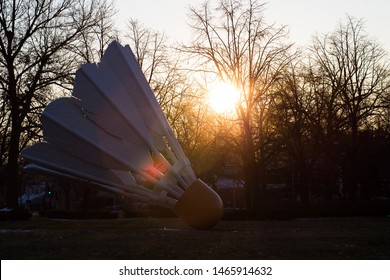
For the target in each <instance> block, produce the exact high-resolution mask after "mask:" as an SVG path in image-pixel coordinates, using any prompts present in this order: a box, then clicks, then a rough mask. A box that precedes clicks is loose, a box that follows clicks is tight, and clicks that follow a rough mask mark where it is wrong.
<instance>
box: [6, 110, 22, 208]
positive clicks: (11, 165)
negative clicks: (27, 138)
mask: <svg viewBox="0 0 390 280" xmlns="http://www.w3.org/2000/svg"><path fill="white" fill-rule="evenodd" d="M21 130H22V128H21V122H20V121H19V120H18V118H17V117H13V121H12V131H11V137H10V142H9V149H8V164H7V167H6V175H5V176H6V178H5V183H6V190H7V198H6V203H7V207H9V208H13V209H18V208H19V202H18V186H19V174H18V173H19V143H20V135H21Z"/></svg>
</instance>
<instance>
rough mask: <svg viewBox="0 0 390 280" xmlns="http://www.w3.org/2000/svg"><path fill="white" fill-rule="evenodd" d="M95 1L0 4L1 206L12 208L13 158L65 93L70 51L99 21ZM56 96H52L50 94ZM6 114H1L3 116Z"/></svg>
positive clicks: (100, 4)
mask: <svg viewBox="0 0 390 280" xmlns="http://www.w3.org/2000/svg"><path fill="white" fill-rule="evenodd" d="M105 3H106V2H105V1H103V0H102V1H100V0H90V1H89V0H81V1H70V0H61V1H60V0H58V1H49V0H37V1H25V0H17V1H16V0H14V1H11V0H1V1H0V92H1V96H2V99H3V101H2V108H1V109H2V112H3V113H2V125H4V127H2V128H1V129H2V139H1V140H2V143H1V148H2V152H3V155H4V156H3V155H2V157H3V158H2V159H3V160H4V161H3V162H2V170H1V171H2V172H3V174H5V175H3V178H4V183H5V185H6V202H7V206H8V207H11V208H17V207H18V191H17V187H18V171H19V165H18V163H19V152H20V150H21V149H22V148H23V147H24V145H26V143H27V142H28V141H29V140H30V136H31V133H32V132H33V131H34V129H36V128H37V127H38V126H40V124H38V123H37V121H38V118H37V117H38V116H39V115H40V112H41V111H42V109H43V108H44V107H45V105H46V104H47V102H48V101H49V100H50V99H52V98H53V95H54V93H55V92H58V90H59V89H60V88H67V89H69V88H70V85H71V84H72V78H73V77H72V75H73V73H74V70H75V68H76V67H78V65H77V62H78V60H77V59H75V55H74V53H73V52H71V51H69V49H72V46H73V45H74V44H78V43H79V42H80V40H81V39H82V36H83V34H86V33H87V32H88V30H90V31H91V32H92V31H93V30H94V28H96V27H97V26H98V25H99V23H100V22H101V19H102V12H103V11H104V9H105V7H106V5H105ZM56 90H57V91H56ZM4 112H6V113H4Z"/></svg>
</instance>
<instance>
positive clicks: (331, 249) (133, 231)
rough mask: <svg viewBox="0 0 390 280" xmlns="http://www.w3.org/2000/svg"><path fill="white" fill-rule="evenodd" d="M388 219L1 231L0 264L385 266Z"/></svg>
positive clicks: (94, 224)
mask: <svg viewBox="0 0 390 280" xmlns="http://www.w3.org/2000/svg"><path fill="white" fill-rule="evenodd" d="M389 236H390V219H389V218H384V217H377V218H332V219H301V220H291V221H223V222H221V223H220V224H219V225H217V226H216V227H215V228H214V229H212V230H209V231H195V230H191V229H189V228H188V227H187V226H186V225H184V224H183V223H182V222H181V221H180V220H179V219H175V218H167V219H152V218H140V219H116V220H49V219H46V218H41V217H33V218H32V219H30V220H29V221H19V222H2V223H0V257H1V259H3V260H4V259H118V260H119V259H389V258H390V239H389Z"/></svg>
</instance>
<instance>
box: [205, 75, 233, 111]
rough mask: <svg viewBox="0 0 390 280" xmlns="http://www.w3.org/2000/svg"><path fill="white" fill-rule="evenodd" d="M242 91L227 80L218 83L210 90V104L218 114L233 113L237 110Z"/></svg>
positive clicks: (208, 98)
mask: <svg viewBox="0 0 390 280" xmlns="http://www.w3.org/2000/svg"><path fill="white" fill-rule="evenodd" d="M239 99H240V93H239V91H238V90H237V88H236V87H235V86H233V85H232V84H230V83H227V82H220V83H216V84H215V85H214V86H213V87H212V88H211V89H210V90H209V92H208V97H207V100H208V104H209V105H210V107H211V108H212V109H213V110H214V111H215V112H216V113H218V114H224V113H232V112H234V110H235V107H236V105H237V102H238V101H239Z"/></svg>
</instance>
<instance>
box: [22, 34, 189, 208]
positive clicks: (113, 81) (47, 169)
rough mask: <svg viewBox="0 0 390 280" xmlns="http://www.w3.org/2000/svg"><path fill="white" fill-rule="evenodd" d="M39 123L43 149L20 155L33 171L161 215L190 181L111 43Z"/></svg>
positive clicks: (146, 92)
mask: <svg viewBox="0 0 390 280" xmlns="http://www.w3.org/2000/svg"><path fill="white" fill-rule="evenodd" d="M41 119H42V125H43V135H44V139H43V142H40V143H37V144H34V145H33V146H31V147H29V148H26V149H24V150H23V151H22V156H23V157H24V158H26V159H28V160H29V161H31V162H32V164H31V165H30V166H29V167H28V168H29V169H31V170H36V171H40V172H44V173H47V174H52V175H56V176H61V177H66V178H70V179H73V180H82V181H88V182H90V183H92V184H96V185H98V186H101V187H104V188H106V189H108V190H111V191H114V192H117V193H120V194H123V195H125V196H128V197H133V198H136V199H138V200H141V201H144V202H147V203H150V204H157V205H161V206H165V207H173V206H174V205H175V203H176V201H177V200H178V199H179V198H180V196H181V195H182V194H183V192H184V191H185V190H186V189H187V188H188V186H190V185H191V184H192V183H193V182H194V181H195V180H196V177H195V174H194V172H193V171H192V169H191V166H190V163H189V161H188V159H187V158H186V156H185V154H184V152H183V150H182V148H181V146H180V144H179V143H178V141H177V139H176V137H175V135H174V133H173V132H172V129H171V128H170V126H169V124H168V122H167V120H166V118H165V116H164V113H163V112H162V110H161V107H160V106H159V104H158V102H157V100H156V98H155V96H154V94H153V92H152V90H151V88H150V86H149V84H148V82H147V81H146V79H145V76H144V74H143V73H142V71H141V69H140V67H139V65H138V64H137V61H136V59H135V57H134V55H133V53H132V51H131V50H130V48H129V46H125V47H123V46H122V45H120V44H119V43H118V42H116V41H114V42H113V43H111V44H110V45H109V46H108V48H107V50H106V51H105V53H104V56H103V57H102V59H101V61H100V62H99V63H98V64H85V65H82V66H81V67H80V69H79V70H78V71H77V72H76V80H75V84H74V89H73V93H72V97H68V98H67V97H65V98H60V99H57V100H55V101H53V102H51V103H50V104H49V105H48V106H47V107H46V108H45V110H44V112H43V114H42V118H41ZM145 186H147V187H145Z"/></svg>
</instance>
